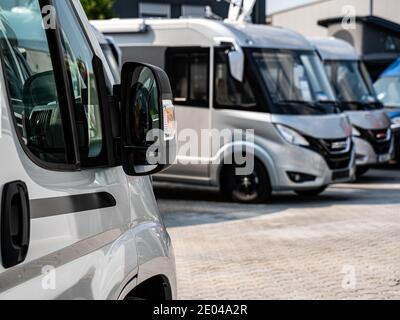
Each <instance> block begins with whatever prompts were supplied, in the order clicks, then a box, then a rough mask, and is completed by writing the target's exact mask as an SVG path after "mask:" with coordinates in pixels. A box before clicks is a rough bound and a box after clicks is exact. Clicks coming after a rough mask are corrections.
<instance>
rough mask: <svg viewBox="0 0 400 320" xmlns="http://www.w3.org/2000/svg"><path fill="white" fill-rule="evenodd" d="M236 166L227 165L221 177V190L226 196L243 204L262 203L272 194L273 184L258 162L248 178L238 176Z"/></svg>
mask: <svg viewBox="0 0 400 320" xmlns="http://www.w3.org/2000/svg"><path fill="white" fill-rule="evenodd" d="M237 168H238V166H236V165H227V166H225V167H224V168H223V172H222V175H221V181H220V183H221V189H222V192H223V193H224V194H225V196H226V197H227V198H228V199H230V200H233V201H236V202H241V203H262V202H265V201H267V200H268V199H269V198H270V196H271V194H272V189H271V183H270V181H269V176H268V173H267V170H266V169H265V167H264V165H263V164H262V163H261V162H260V161H258V160H256V161H255V162H254V170H253V172H252V173H251V174H250V175H248V176H238V175H236V169H237Z"/></svg>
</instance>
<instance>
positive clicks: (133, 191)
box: [0, 0, 176, 300]
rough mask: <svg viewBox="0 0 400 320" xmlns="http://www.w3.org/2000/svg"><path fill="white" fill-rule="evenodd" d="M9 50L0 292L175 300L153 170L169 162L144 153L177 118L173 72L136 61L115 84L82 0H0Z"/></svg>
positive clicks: (170, 144) (2, 107)
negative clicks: (154, 133)
mask: <svg viewBox="0 0 400 320" xmlns="http://www.w3.org/2000/svg"><path fill="white" fill-rule="evenodd" d="M42 15H43V16H42ZM0 60H1V64H0V112H1V113H0V114H1V117H0V118H1V122H0V150H1V154H2V157H1V159H0V163H1V165H0V192H1V194H2V199H1V201H2V204H1V212H0V215H1V222H0V229H1V230H0V299H53V298H57V299H156V300H161V299H172V298H175V297H176V277H175V262H174V254H173V249H172V245H171V240H170V237H169V235H168V233H167V231H166V229H165V226H164V224H163V221H162V219H161V217H160V214H159V211H158V207H157V203H156V201H155V197H154V194H153V191H152V185H151V181H150V178H149V177H148V175H149V174H152V173H155V172H159V171H160V170H162V169H165V168H167V167H168V162H162V163H161V162H159V163H155V162H153V161H150V160H149V158H148V157H147V156H145V154H146V151H147V150H148V148H149V144H150V145H152V146H154V144H153V143H152V141H147V139H146V138H145V137H146V133H147V132H148V131H149V130H151V129H155V130H158V129H161V128H164V127H166V128H168V127H169V125H168V121H169V119H173V108H171V103H170V100H171V99H172V94H171V88H170V85H169V82H168V79H167V77H166V75H165V73H164V71H162V70H161V69H159V68H157V67H153V66H148V65H142V64H138V63H128V64H125V65H124V68H123V70H122V81H121V85H119V86H115V87H113V84H114V79H113V77H112V74H111V71H110V69H109V68H108V66H107V61H106V59H105V57H104V55H103V52H102V50H101V48H100V45H99V43H98V41H97V40H96V37H95V34H94V33H93V30H92V28H91V26H90V24H89V22H88V20H87V18H86V15H85V13H84V11H83V9H82V7H81V4H80V2H79V1H78V0H71V1H64V0H55V1H52V0H44V1H39V0H18V1H12V0H10V1H7V2H6V3H5V2H2V3H1V4H0ZM165 135H167V137H166V139H158V143H159V144H158V145H159V149H158V150H160V152H166V153H168V155H169V156H170V159H171V161H173V160H174V155H173V152H169V150H172V151H173V150H174V148H175V146H174V144H175V137H174V132H173V131H168V132H167V131H165ZM164 140H165V141H164Z"/></svg>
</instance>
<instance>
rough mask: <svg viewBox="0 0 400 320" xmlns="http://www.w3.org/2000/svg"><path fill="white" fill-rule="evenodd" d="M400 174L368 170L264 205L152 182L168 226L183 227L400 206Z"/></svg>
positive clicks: (205, 189)
mask: <svg viewBox="0 0 400 320" xmlns="http://www.w3.org/2000/svg"><path fill="white" fill-rule="evenodd" d="M399 185H400V171H399V170H392V169H389V170H371V171H370V172H368V173H367V174H366V175H365V176H363V177H361V178H360V179H359V181H357V182H355V183H349V184H342V185H337V186H332V187H331V188H329V189H328V190H327V191H326V192H325V193H323V194H322V195H320V196H319V197H300V196H297V195H295V194H294V193H280V194H276V195H274V196H273V197H272V199H271V200H270V201H269V202H268V203H266V204H258V205H244V204H239V203H231V202H228V201H226V199H225V198H224V197H223V196H221V194H220V193H219V192H218V190H217V189H216V188H210V187H192V186H187V185H181V184H169V183H155V186H154V191H155V194H156V197H157V199H158V202H159V207H160V211H161V213H162V214H163V216H164V219H165V222H166V225H167V227H185V226H193V225H201V224H211V223H220V222H226V221H234V220H240V219H248V218H253V217H257V216H261V215H270V214H277V213H279V212H282V211H285V210H286V209H288V208H321V207H330V206H333V205H348V206H351V205H382V204H400V187H399Z"/></svg>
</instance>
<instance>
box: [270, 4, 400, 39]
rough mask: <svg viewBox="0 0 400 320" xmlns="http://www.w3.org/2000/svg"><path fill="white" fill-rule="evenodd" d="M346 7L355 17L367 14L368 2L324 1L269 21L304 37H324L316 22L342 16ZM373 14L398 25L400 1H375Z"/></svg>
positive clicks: (284, 13)
mask: <svg viewBox="0 0 400 320" xmlns="http://www.w3.org/2000/svg"><path fill="white" fill-rule="evenodd" d="M348 5H351V6H354V7H355V8H356V13H357V15H360V16H363V15H368V14H369V0H325V1H316V2H315V3H313V4H310V5H306V6H303V7H299V8H294V9H292V10H287V11H282V12H278V13H275V14H273V15H272V16H271V18H272V20H271V21H272V24H273V25H276V26H282V27H286V28H290V29H293V30H296V31H298V32H300V33H301V34H304V35H305V36H312V37H325V36H326V35H327V32H326V29H325V28H322V27H319V26H318V25H317V21H318V20H320V19H325V18H332V17H337V16H343V15H344V13H343V8H344V7H345V6H348ZM374 14H375V15H378V16H381V17H383V18H387V19H389V20H393V21H395V22H398V23H400V0H375V2H374Z"/></svg>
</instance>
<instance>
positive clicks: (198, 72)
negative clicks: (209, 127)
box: [166, 48, 210, 107]
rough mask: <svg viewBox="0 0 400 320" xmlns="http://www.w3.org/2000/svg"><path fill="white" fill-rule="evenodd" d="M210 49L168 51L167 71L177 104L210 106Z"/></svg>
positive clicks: (174, 49)
mask: <svg viewBox="0 0 400 320" xmlns="http://www.w3.org/2000/svg"><path fill="white" fill-rule="evenodd" d="M209 66H210V50H209V49H204V48H170V49H168V50H167V52H166V71H167V74H168V76H169V78H170V81H171V87H172V92H173V95H174V102H175V104H177V105H187V106H195V107H208V106H209Z"/></svg>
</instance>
